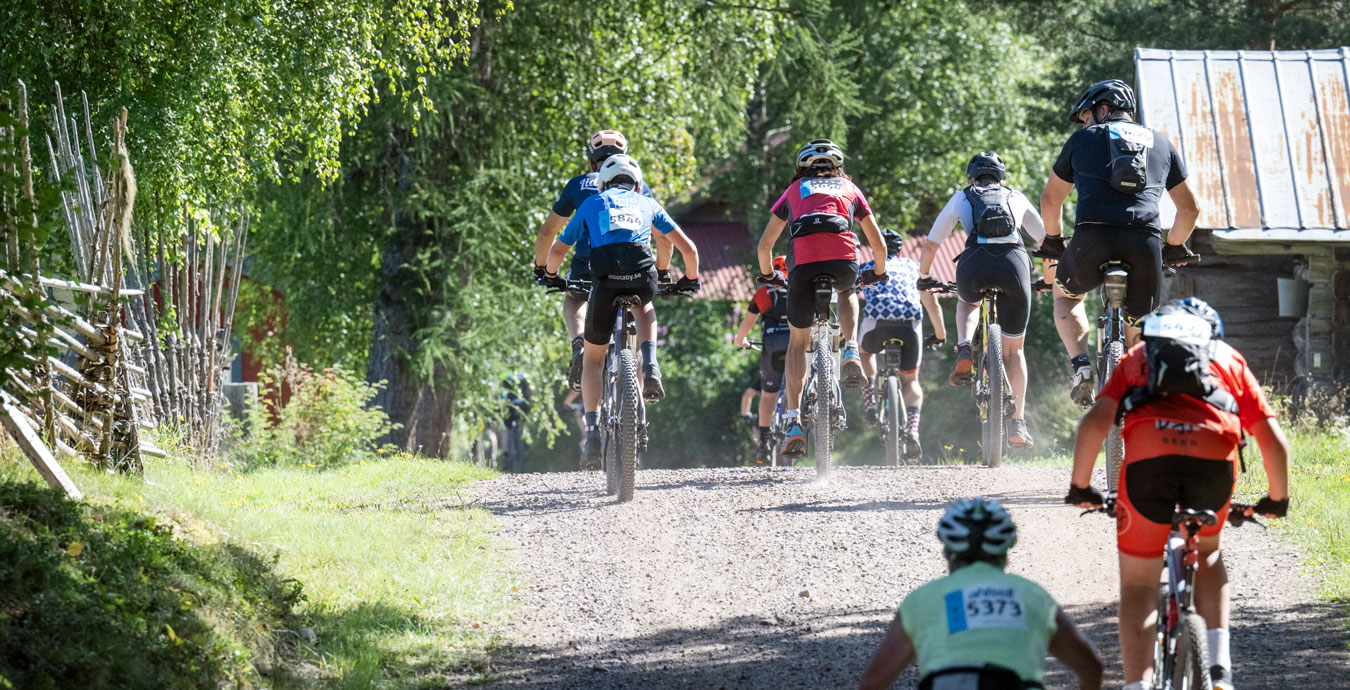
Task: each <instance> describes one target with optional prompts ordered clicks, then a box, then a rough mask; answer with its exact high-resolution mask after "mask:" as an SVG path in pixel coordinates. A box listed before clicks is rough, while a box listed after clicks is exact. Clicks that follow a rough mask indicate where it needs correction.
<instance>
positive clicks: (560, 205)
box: [553, 172, 652, 279]
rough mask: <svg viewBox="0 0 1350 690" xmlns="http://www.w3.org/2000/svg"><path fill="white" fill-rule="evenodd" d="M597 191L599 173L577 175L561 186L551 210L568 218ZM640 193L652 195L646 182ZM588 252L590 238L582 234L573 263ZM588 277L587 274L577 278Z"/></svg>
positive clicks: (598, 188) (598, 190)
mask: <svg viewBox="0 0 1350 690" xmlns="http://www.w3.org/2000/svg"><path fill="white" fill-rule="evenodd" d="M599 193H600V173H593V172H588V173H586V174H584V175H577V176H576V177H574V178H572V179H570V180H568V181H567V184H566V185H564V186H563V190H562V194H560V195H558V200H557V201H555V202H553V212H554V213H556V214H558V215H560V216H562V217H563V218H570V217H571V216H572V214H573V213H574V212H575V211H576V210H577V209H579V208H581V204H582V203H584V202H585V201H586V200H587V199H589V198H591V197H593V196H595V195H596V194H599ZM642 195H643V196H646V197H648V198H651V196H652V189H651V187H648V186H647V183H646V182H643V183H642ZM590 252H591V242H590V238H589V237H586V236H584V235H583V236H582V237H581V239H579V240H578V241H577V244H576V246H575V247H574V248H573V250H572V260H573V262H574V264H575V262H576V261H577V260H579V259H584V258H586V256H587V255H589V254H590ZM588 278H589V275H588V276H585V277H584V278H580V277H579V278H577V279H588Z"/></svg>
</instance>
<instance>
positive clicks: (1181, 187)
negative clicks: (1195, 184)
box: [1167, 181, 1200, 244]
mask: <svg viewBox="0 0 1350 690" xmlns="http://www.w3.org/2000/svg"><path fill="white" fill-rule="evenodd" d="M1167 195H1168V196H1170V197H1172V203H1173V204H1175V205H1176V207H1177V217H1176V220H1174V221H1172V229H1171V230H1168V231H1167V243H1168V244H1184V243H1185V242H1186V240H1187V239H1189V238H1190V236H1191V231H1192V230H1195V221H1196V220H1197V219H1198V218H1200V207H1199V206H1198V205H1196V203H1195V195H1194V194H1192V193H1191V188H1190V186H1188V185H1187V184H1186V183H1185V182H1184V181H1183V182H1181V183H1180V184H1178V185H1177V186H1175V187H1173V188H1171V189H1169V190H1167Z"/></svg>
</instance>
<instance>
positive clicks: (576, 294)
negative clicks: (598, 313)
mask: <svg viewBox="0 0 1350 690" xmlns="http://www.w3.org/2000/svg"><path fill="white" fill-rule="evenodd" d="M567 279H568V280H590V279H591V258H590V257H589V256H576V255H575V254H574V255H572V264H571V266H569V267H568V269H567ZM567 296H568V297H571V298H572V299H575V300H585V299H586V297H587V293H586V291H585V290H568V291H567Z"/></svg>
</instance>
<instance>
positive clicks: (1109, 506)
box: [1078, 498, 1266, 529]
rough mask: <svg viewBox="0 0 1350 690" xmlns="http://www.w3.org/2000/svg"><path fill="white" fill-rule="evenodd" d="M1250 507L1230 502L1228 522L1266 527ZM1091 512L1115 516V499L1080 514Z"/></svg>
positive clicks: (1253, 507)
mask: <svg viewBox="0 0 1350 690" xmlns="http://www.w3.org/2000/svg"><path fill="white" fill-rule="evenodd" d="M1248 509H1252V510H1255V509H1256V506H1255V505H1252V504H1250V503H1240V502H1238V501H1232V502H1230V503H1229V504H1228V524H1230V525H1232V526H1234V527H1241V526H1243V525H1245V524H1247V523H1249V522H1250V523H1252V524H1253V525H1256V526H1257V527H1260V528H1261V529H1266V525H1265V523H1263V522H1261V521H1260V520H1258V519H1256V513H1254V512H1253V513H1252V514H1251V515H1248V514H1247V510H1248ZM1091 513H1106V514H1107V515H1110V516H1112V517H1115V499H1114V498H1107V499H1106V503H1104V504H1102V506H1101V507H1100V508H1088V509H1087V510H1084V511H1083V512H1081V513H1079V514H1078V516H1079V517H1082V516H1084V515H1089V514H1091ZM1183 522H1184V521H1183Z"/></svg>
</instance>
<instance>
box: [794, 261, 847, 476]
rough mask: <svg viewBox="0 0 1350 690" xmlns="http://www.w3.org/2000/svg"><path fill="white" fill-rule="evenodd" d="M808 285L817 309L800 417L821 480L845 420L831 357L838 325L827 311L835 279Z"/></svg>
mask: <svg viewBox="0 0 1350 690" xmlns="http://www.w3.org/2000/svg"><path fill="white" fill-rule="evenodd" d="M811 282H812V284H813V285H814V286H815V291H816V309H815V322H814V323H812V324H811V346H810V348H809V349H808V352H809V353H811V355H812V357H811V366H810V368H809V369H808V370H807V380H806V385H805V386H804V387H803V388H802V413H803V422H804V426H807V427H809V429H810V431H811V436H812V445H813V446H814V450H815V458H816V476H817V477H824V476H825V475H827V474H829V472H830V453H831V452H832V451H833V449H834V435H835V432H836V431H842V430H844V429H845V428H847V427H848V420H847V419H846V417H845V415H844V393H843V389H842V388H840V385H839V360H838V359H837V358H836V357H835V356H834V343H835V340H836V339H837V338H838V337H839V323H838V322H836V321H835V320H834V314H833V312H832V311H831V309H830V302H831V300H832V299H833V298H834V279H833V278H831V277H830V276H828V275H821V276H816V277H815V278H814V279H813V280H812V281H811Z"/></svg>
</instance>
